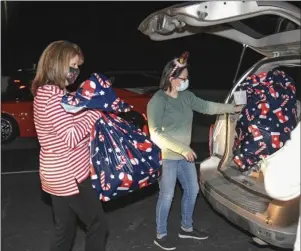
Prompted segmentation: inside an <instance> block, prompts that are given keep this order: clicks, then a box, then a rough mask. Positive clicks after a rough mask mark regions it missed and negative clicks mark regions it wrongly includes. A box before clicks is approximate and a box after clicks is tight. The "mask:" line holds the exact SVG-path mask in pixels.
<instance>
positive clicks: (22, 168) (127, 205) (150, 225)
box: [1, 140, 276, 251]
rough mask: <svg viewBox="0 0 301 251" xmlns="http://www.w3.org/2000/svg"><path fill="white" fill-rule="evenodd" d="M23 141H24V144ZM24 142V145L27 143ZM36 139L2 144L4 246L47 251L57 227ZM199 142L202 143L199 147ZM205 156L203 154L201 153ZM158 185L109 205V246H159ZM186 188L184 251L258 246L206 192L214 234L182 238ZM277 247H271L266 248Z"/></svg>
mask: <svg viewBox="0 0 301 251" xmlns="http://www.w3.org/2000/svg"><path fill="white" fill-rule="evenodd" d="M20 142H21V143H20ZM22 144H23V145H22ZM35 144H36V143H35V142H27V143H26V142H25V143H24V141H22V140H20V141H19V143H18V144H16V145H15V146H14V147H13V146H9V147H8V146H6V147H2V151H1V153H2V160H1V161H2V163H1V164H2V177H1V178H2V180H1V183H2V198H1V217H2V229H1V231H2V248H1V250H2V251H44V250H45V251H47V250H48V247H49V235H50V233H51V231H52V228H53V222H52V213H51V206H50V205H51V201H50V200H49V197H48V196H47V194H45V193H43V192H42V191H41V189H40V181H39V176H38V172H37V170H38V152H39V149H38V147H37V145H35ZM196 147H197V146H196ZM198 152H199V153H202V154H200V156H199V158H206V157H207V155H208V151H207V145H206V144H203V145H202V144H201V145H199V146H198ZM201 155H202V156H201ZM157 195H158V187H157V185H153V186H151V187H148V188H145V189H143V190H140V191H138V192H135V193H133V194H131V195H129V196H126V197H123V198H120V199H117V200H115V201H111V202H108V203H105V204H103V205H104V208H105V210H106V212H107V217H108V221H109V225H110V235H109V238H108V242H107V251H129V250H135V251H144V250H151V251H152V250H154V251H156V250H159V249H158V248H157V247H155V246H154V245H153V238H154V236H155V206H156V200H157ZM180 203H181V190H180V189H179V188H178V189H177V191H176V194H175V199H174V203H173V207H172V210H171V213H170V220H169V225H168V227H169V232H170V235H171V237H174V239H175V243H176V245H177V250H179V251H200V250H202V251H256V250H261V249H262V248H260V247H258V246H256V245H254V244H253V243H252V241H251V236H249V235H248V234H247V233H245V232H243V231H242V230H240V229H238V228H236V227H235V226H233V225H232V224H230V223H229V222H228V221H227V220H226V219H225V218H223V217H221V216H220V215H218V214H217V213H215V212H214V211H213V210H212V208H211V206H210V205H209V204H208V203H207V202H206V200H205V199H204V197H203V196H202V195H200V196H199V198H198V201H197V205H196V208H195V215H194V220H195V223H194V224H195V226H196V227H198V228H200V229H204V230H206V231H208V232H209V233H210V238H209V239H208V240H205V241H192V240H178V239H177V237H176V234H177V230H178V229H179V223H180ZM83 247H84V232H83V230H82V229H81V228H78V231H77V237H76V241H75V244H74V247H73V251H80V250H84V249H83ZM272 250H276V249H273V248H271V247H266V248H264V251H272Z"/></svg>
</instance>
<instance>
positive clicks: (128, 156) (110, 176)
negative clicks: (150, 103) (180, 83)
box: [62, 73, 161, 201]
mask: <svg viewBox="0 0 301 251" xmlns="http://www.w3.org/2000/svg"><path fill="white" fill-rule="evenodd" d="M62 106H63V107H64V109H65V110H66V111H67V112H71V113H76V112H80V111H81V110H83V109H99V110H101V111H102V117H101V118H100V119H99V120H98V121H97V122H96V123H95V125H94V127H93V129H92V131H91V137H90V152H91V165H90V172H91V179H92V185H93V188H94V189H95V191H96V192H97V196H98V197H99V199H100V200H102V201H109V200H111V199H112V198H118V197H120V196H123V195H126V194H128V193H130V192H133V191H134V190H137V189H141V188H144V187H146V186H149V185H150V184H153V183H155V182H157V179H158V178H159V176H160V167H161V151H160V149H159V147H158V146H156V145H155V144H154V143H153V142H152V141H151V140H150V138H149V137H148V136H146V134H145V133H144V132H142V131H141V130H140V129H137V128H136V127H135V126H134V125H133V124H130V123H128V122H127V121H125V120H123V119H122V118H120V117H118V112H127V111H129V110H131V108H132V107H131V106H130V105H129V104H127V103H125V102H124V101H123V100H121V99H120V98H119V97H117V95H116V93H115V91H114V89H113V88H112V86H111V83H110V81H109V80H108V78H107V77H106V76H104V75H102V74H100V73H94V74H92V75H91V77H90V78H89V79H88V80H86V81H85V82H84V83H83V84H82V85H81V86H80V88H79V89H78V90H77V91H76V92H75V93H74V94H66V95H65V96H64V97H63V99H62Z"/></svg>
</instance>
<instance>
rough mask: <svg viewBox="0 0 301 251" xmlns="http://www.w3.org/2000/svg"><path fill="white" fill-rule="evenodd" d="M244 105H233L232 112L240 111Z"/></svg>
mask: <svg viewBox="0 0 301 251" xmlns="http://www.w3.org/2000/svg"><path fill="white" fill-rule="evenodd" d="M244 107H245V106H244V105H236V106H234V112H235V113H240V112H241V111H242V109H243V108H244Z"/></svg>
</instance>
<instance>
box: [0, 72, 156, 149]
mask: <svg viewBox="0 0 301 251" xmlns="http://www.w3.org/2000/svg"><path fill="white" fill-rule="evenodd" d="M104 74H105V75H106V76H108V77H110V79H111V81H112V83H113V86H114V89H115V91H116V93H117V95H118V96H119V97H120V98H121V99H123V100H124V101H125V102H127V103H130V104H131V105H133V106H134V109H133V110H132V111H131V112H128V113H121V114H119V116H121V117H123V118H124V119H126V120H127V121H131V122H133V123H134V124H135V125H136V126H137V127H138V128H140V129H142V130H143V131H144V132H146V133H148V129H147V123H146V115H145V114H146V106H147V103H148V101H149V100H150V98H151V96H152V93H153V92H154V91H156V90H157V87H156V86H158V84H159V75H158V74H157V73H156V72H146V71H132V72H131V71H124V72H122V71H114V72H106V73H104ZM33 77H34V70H23V71H22V70H20V71H18V74H16V75H15V76H14V77H13V78H12V79H11V81H10V83H9V85H8V87H7V90H6V92H5V93H3V94H1V140H2V144H5V143H8V142H12V141H13V140H15V139H16V138H17V137H36V131H35V127H34V121H33V104H32V102H33V97H32V95H31V93H30V82H31V80H32V79H33ZM141 83H143V86H141V87H140V88H139V84H140V85H141ZM123 86H124V87H123ZM126 86H127V87H128V88H125V87H126Z"/></svg>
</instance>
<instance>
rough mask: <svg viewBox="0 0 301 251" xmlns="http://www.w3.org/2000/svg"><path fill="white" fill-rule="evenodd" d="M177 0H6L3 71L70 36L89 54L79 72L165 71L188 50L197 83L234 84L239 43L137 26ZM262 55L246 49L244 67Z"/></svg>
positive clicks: (35, 57) (204, 86)
mask: <svg viewBox="0 0 301 251" xmlns="http://www.w3.org/2000/svg"><path fill="white" fill-rule="evenodd" d="M176 3H180V2H158V1H157V2H73V1H66V2H61V1H60V2H59V1H54V2H34V1H33V2H25V1H24V2H7V10H8V11H7V13H8V23H5V22H4V13H3V11H4V3H3V1H2V2H1V5H2V6H1V7H2V22H1V25H2V27H1V28H2V29H1V30H2V48H1V50H2V53H1V54H2V57H1V61H2V62H1V68H2V69H1V70H2V75H9V74H11V72H12V71H14V70H16V69H18V68H29V67H31V66H32V64H33V63H37V61H38V58H39V56H40V54H41V53H42V51H43V49H44V48H45V47H46V46H47V45H48V44H49V43H51V42H53V41H55V40H69V41H72V42H74V43H77V44H78V45H79V46H80V47H81V48H82V50H83V52H84V55H85V64H84V65H83V66H82V69H81V72H82V74H81V77H86V76H87V77H88V75H89V74H91V73H92V72H94V71H98V72H103V71H111V70H158V71H161V70H162V68H163V67H164V65H165V63H166V62H167V61H169V60H170V59H172V58H174V57H176V56H178V55H180V54H181V53H182V52H183V51H184V50H188V51H189V52H190V58H189V64H190V65H191V78H192V81H191V83H193V84H192V87H193V88H199V89H207V88H211V89H213V88H219V89H228V88H230V86H231V85H232V80H233V77H234V74H235V69H236V66H237V63H238V60H239V57H240V51H241V46H240V45H239V44H237V43H235V42H233V41H230V40H226V39H223V38H219V37H215V36H211V35H207V34H200V35H195V36H191V37H186V38H182V39H175V40H170V41H164V42H155V41H151V40H150V39H149V38H148V37H147V36H145V35H143V34H142V33H141V32H140V31H138V29H137V28H138V25H139V24H140V22H141V21H142V20H143V19H144V18H145V17H147V16H148V15H149V14H151V13H152V12H154V11H156V10H160V9H162V8H165V7H168V6H171V5H173V4H176ZM264 26H266V29H271V28H274V27H271V25H270V27H269V25H267V24H265V25H264ZM264 26H262V27H264ZM259 58H261V56H260V55H258V54H256V53H255V52H252V51H248V52H247V54H246V57H245V60H244V64H243V65H242V70H244V69H246V68H247V67H249V66H251V65H252V64H253V63H254V62H256V61H257V60H258V59H259ZM217 74H218V76H222V79H221V78H220V79H217V77H216V76H217ZM213 83H214V86H212V84H213Z"/></svg>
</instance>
